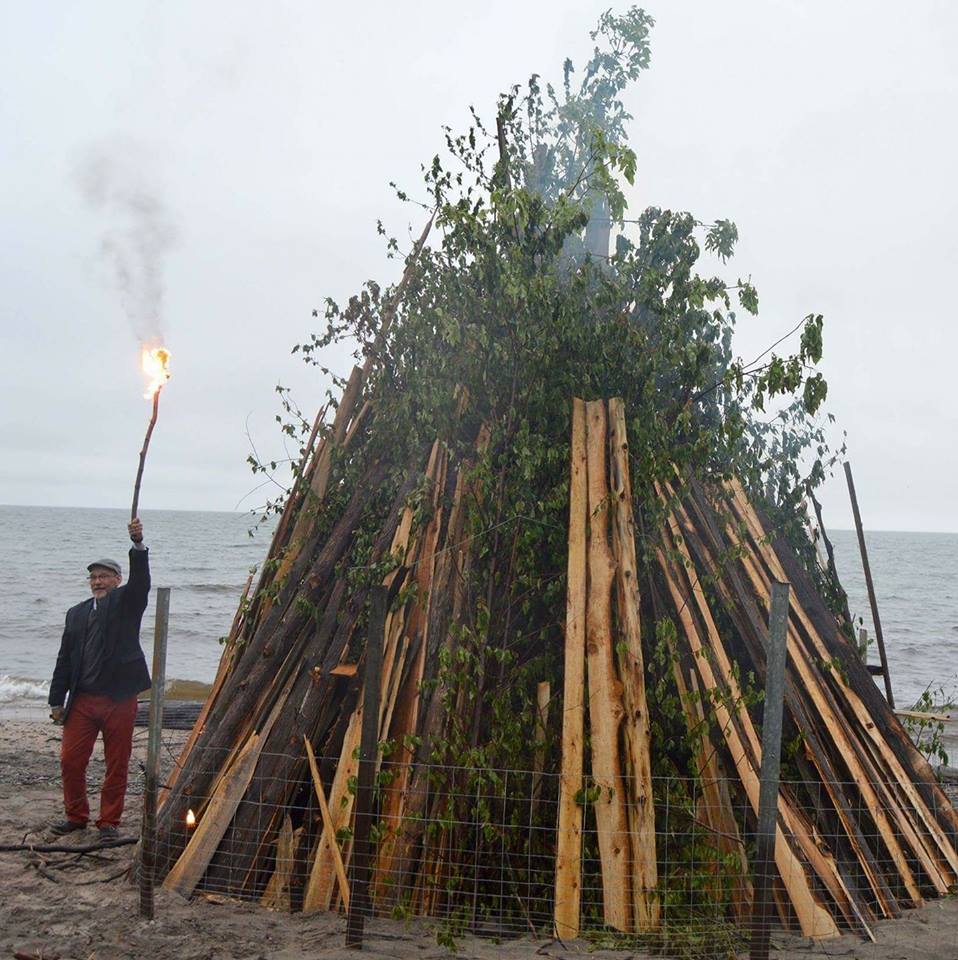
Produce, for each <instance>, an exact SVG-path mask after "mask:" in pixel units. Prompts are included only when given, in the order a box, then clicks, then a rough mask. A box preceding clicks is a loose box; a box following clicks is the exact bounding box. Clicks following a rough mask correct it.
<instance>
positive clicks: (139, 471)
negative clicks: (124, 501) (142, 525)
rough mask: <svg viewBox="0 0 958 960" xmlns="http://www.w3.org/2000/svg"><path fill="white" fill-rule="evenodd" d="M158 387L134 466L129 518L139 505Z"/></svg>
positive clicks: (157, 407)
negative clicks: (134, 478)
mask: <svg viewBox="0 0 958 960" xmlns="http://www.w3.org/2000/svg"><path fill="white" fill-rule="evenodd" d="M162 389H163V388H162V387H160V388H159V390H157V391H156V393H154V394H153V416H151V417H150V423H149V425H148V426H147V428H146V436H145V437H144V438H143V447H142V448H141V450H140V465H139V466H138V467H137V468H136V482H135V483H134V484H133V506H132V507H131V509H130V519H131V520H135V519H136V511H137V507H139V505H140V481H141V480H142V479H143V466H144V464H145V463H146V451H147V450H149V449H150V437H152V436H153V428H154V427H155V426H156V416H157V414H158V413H159V412H160V390H162Z"/></svg>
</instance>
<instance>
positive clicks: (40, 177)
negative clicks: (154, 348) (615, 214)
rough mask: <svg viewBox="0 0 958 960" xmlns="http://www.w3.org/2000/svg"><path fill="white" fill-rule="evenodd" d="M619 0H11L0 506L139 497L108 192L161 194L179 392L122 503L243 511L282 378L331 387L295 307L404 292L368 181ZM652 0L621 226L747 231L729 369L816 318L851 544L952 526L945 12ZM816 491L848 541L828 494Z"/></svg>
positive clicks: (340, 362) (134, 349)
mask: <svg viewBox="0 0 958 960" xmlns="http://www.w3.org/2000/svg"><path fill="white" fill-rule="evenodd" d="M608 2H609V0H602V2H599V3H592V2H588V0H577V2H575V3H572V2H567V0H549V2H548V3H546V2H534V3H532V2H527V3H518V4H517V3H515V2H514V0H513V2H509V3H506V2H499V0H484V2H482V3H459V2H456V0H443V2H441V3H440V2H420V3H416V4H411V3H408V4H396V3H385V2H359V3H351V4H342V5H336V6H335V7H334V6H333V5H332V4H327V3H313V2H307V0H300V2H286V3H281V2H276V0H272V2H270V3H243V2H236V0H231V2H229V3H226V2H205V3H202V4H196V3H188V2H169V0H168V2H165V3H163V4H156V3H146V2H135V0H123V2H93V3H86V4H72V3H66V2H60V3H50V2H43V0H34V2H31V3H28V4H27V3H18V2H15V0H2V4H0V9H2V11H3V15H2V22H0V136H2V150H0V164H2V176H0V298H2V299H0V321H2V332H0V443H2V461H0V503H8V504H42V505H60V506H73V505H77V506H124V505H126V504H127V503H128V502H129V498H130V494H131V489H132V483H133V475H134V473H135V468H136V457H137V452H138V450H139V447H140V443H141V441H142V436H143V432H144V430H145V427H146V423H147V419H148V414H149V405H148V403H147V402H146V401H145V400H143V399H142V390H143V383H142V377H141V375H140V374H139V372H138V366H137V363H138V360H137V356H138V349H139V347H138V342H137V336H136V331H135V330H134V329H133V327H132V326H131V324H130V322H129V321H128V319H127V317H126V314H125V312H124V309H123V304H122V302H121V297H120V295H119V294H118V292H117V289H116V285H115V282H114V279H115V277H114V274H113V272H112V269H111V266H110V263H109V259H108V258H107V257H105V256H104V254H103V246H104V240H105V238H106V239H107V241H108V240H109V238H110V237H111V236H113V237H114V238H115V236H116V232H117V231H118V230H122V229H123V224H124V222H125V221H124V220H123V217H122V216H120V215H119V214H118V212H117V209H116V207H115V204H114V206H112V207H111V202H112V201H115V200H116V198H117V196H119V197H120V199H122V198H123V195H124V194H123V189H124V188H123V186H122V184H123V183H124V182H126V181H128V180H130V179H131V178H134V179H136V178H139V179H140V180H142V182H143V183H146V184H148V185H150V187H151V189H152V190H153V191H154V196H155V197H156V198H157V200H158V201H160V202H161V204H162V206H161V207H157V208H156V209H154V210H152V211H148V213H150V215H151V216H153V217H154V220H153V225H154V227H155V229H154V232H153V234H152V235H151V236H152V241H153V243H154V246H155V248H156V249H158V250H160V249H165V248H167V247H168V251H167V253H166V255H165V257H164V258H163V262H164V263H165V269H164V272H163V276H162V281H163V288H162V289H163V310H162V327H163V333H164V335H165V337H166V340H167V342H168V345H169V347H170V349H171V350H172V351H173V368H174V377H175V379H174V380H173V381H172V382H171V384H170V385H169V387H168V388H167V390H165V391H164V393H163V397H162V403H161V411H160V420H159V424H158V426H157V430H156V433H155V436H154V440H153V445H152V447H151V450H150V456H149V461H148V466H147V473H146V477H145V479H144V487H143V494H142V499H141V502H142V504H143V506H144V507H164V508H184V509H215V510H232V509H236V508H237V506H239V508H240V509H243V508H246V507H253V506H255V505H256V504H258V503H260V502H261V501H262V499H263V496H264V491H257V492H253V493H250V491H251V490H252V488H253V487H254V486H255V483H256V481H255V480H254V479H253V478H252V476H251V475H250V473H249V470H248V467H247V466H246V464H245V458H246V456H247V454H248V453H249V452H250V440H249V439H248V437H247V430H248V431H249V434H250V436H251V437H252V440H253V442H254V443H255V444H256V445H257V447H258V448H259V450H260V452H261V453H262V454H266V455H269V456H274V455H281V452H282V446H281V443H280V440H279V436H278V433H277V431H276V427H275V424H274V422H273V417H274V415H275V414H276V413H277V412H278V404H277V398H276V395H275V393H274V387H275V385H276V384H277V382H282V383H283V384H286V385H289V386H291V387H292V388H293V389H294V392H295V396H296V397H297V399H298V400H299V402H300V403H301V405H302V406H303V408H304V409H305V410H307V411H310V413H312V411H314V410H315V409H316V407H317V405H318V403H319V402H320V401H321V398H322V395H323V393H324V390H325V387H326V384H325V383H324V382H323V380H322V379H321V378H320V377H319V375H318V374H317V373H316V372H315V371H313V370H310V369H308V368H306V367H305V366H303V364H302V363H301V362H300V361H298V359H297V358H296V357H292V356H290V353H289V350H290V347H291V346H292V345H293V344H294V343H297V342H300V341H301V340H303V339H304V338H305V337H306V336H307V334H308V332H309V331H310V330H311V329H312V328H313V326H312V325H313V321H312V317H311V311H312V309H313V308H314V307H319V306H321V303H322V298H323V297H325V296H327V295H328V296H332V297H334V298H336V299H341V300H345V299H346V298H347V297H348V296H349V295H350V293H352V292H354V291H355V290H356V289H357V288H358V287H359V285H360V284H361V283H362V281H363V280H365V279H367V278H369V277H374V278H377V279H380V280H382V281H386V282H388V281H391V280H393V279H395V276H396V272H397V267H396V265H395V263H393V262H389V261H386V260H385V259H384V257H383V254H382V245H381V243H380V241H379V238H377V236H376V231H375V224H376V219H377V218H378V217H382V218H383V220H384V221H385V223H386V225H387V227H388V228H389V229H390V231H391V232H394V233H396V234H397V235H399V236H401V237H405V236H408V233H409V231H410V230H412V231H414V232H415V233H418V232H419V230H420V229H421V226H422V222H421V218H420V217H417V215H416V213H415V210H414V209H412V208H408V207H402V206H400V205H399V204H397V202H396V201H395V200H394V199H393V198H392V191H391V190H390V188H389V186H388V183H389V181H390V180H397V181H399V182H400V183H401V184H404V185H407V186H408V187H410V188H413V189H412V192H413V193H416V190H415V189H414V188H415V187H416V185H417V182H418V178H419V173H418V169H419V163H420V162H422V161H428V160H430V159H431V157H432V156H433V154H435V153H436V152H437V151H438V150H439V149H440V148H441V144H442V134H441V126H442V125H443V124H450V125H452V126H454V127H464V126H465V125H466V124H467V122H468V113H467V108H468V106H469V105H470V104H474V105H475V106H476V107H477V108H478V109H479V110H480V112H482V113H483V114H484V115H485V116H486V117H487V118H490V119H491V118H492V117H493V116H494V112H495V100H496V95H497V93H498V92H499V91H501V90H504V89H505V88H506V87H507V86H508V85H510V84H511V83H514V82H522V81H524V80H526V79H527V78H528V76H529V74H530V73H532V72H538V73H540V74H542V75H543V76H544V77H545V78H547V79H555V80H558V79H559V78H560V77H561V65H562V61H563V58H564V57H565V56H571V57H572V59H573V61H574V62H575V63H576V65H577V66H581V65H583V64H584V63H585V61H586V60H587V59H588V56H589V54H590V43H589V40H588V30H589V29H590V28H591V27H592V26H593V25H594V22H595V20H596V19H597V17H598V15H599V14H600V13H601V11H602V10H603V9H604V8H605V7H606V6H607V5H608ZM623 9H624V8H623ZM647 9H648V10H649V12H650V13H651V14H652V15H653V16H654V17H655V18H656V21H657V25H656V28H655V30H654V33H653V37H652V49H653V57H652V68H651V70H649V71H648V72H647V73H646V74H645V75H644V76H643V77H642V78H641V80H640V81H639V83H638V85H637V86H636V87H635V88H634V89H633V90H632V91H630V92H629V94H628V96H627V103H628V105H629V107H630V109H631V112H632V113H633V114H634V116H635V119H634V121H633V122H632V125H631V134H632V146H633V147H634V148H635V150H636V151H637V154H638V158H639V173H638V177H637V181H636V188H635V190H634V191H633V193H632V197H631V202H632V210H633V215H635V212H636V211H637V210H639V209H641V207H644V206H646V205H651V204H654V205H658V206H663V207H670V208H673V209H684V210H690V211H692V212H693V213H694V214H695V215H696V216H697V217H699V218H700V219H702V220H706V221H708V220H714V219H716V218H719V217H728V218H730V219H732V220H734V221H735V222H736V223H737V224H738V228H739V233H740V236H741V241H740V244H739V248H738V254H737V256H736V258H735V260H734V261H733V262H732V263H731V264H730V265H729V267H728V271H727V272H728V276H729V278H730V279H731V280H733V281H734V279H735V278H736V277H737V276H743V277H744V276H747V275H751V277H752V281H753V282H754V283H755V285H756V286H757V288H758V291H759V297H760V304H761V316H760V318H759V320H757V321H749V322H748V323H745V322H744V321H743V323H742V326H741V331H740V340H739V343H738V347H737V350H738V352H739V353H740V354H741V355H743V356H744V357H745V358H746V359H750V358H751V357H752V356H754V355H755V354H757V353H759V352H761V350H762V349H763V348H764V347H765V346H767V345H768V344H770V343H772V342H773V341H774V340H776V339H778V337H779V336H780V335H781V334H783V333H784V332H785V331H787V330H788V329H790V328H791V327H793V326H794V325H795V324H796V323H797V322H798V320H800V319H801V317H803V316H804V315H805V314H808V313H810V312H813V311H814V312H819V313H823V314H824V316H825V360H824V372H825V374H826V377H827V378H828V381H829V384H830V389H829V398H828V409H829V410H830V411H831V412H832V413H834V414H835V416H836V417H837V418H838V421H839V424H840V426H841V427H842V428H844V429H845V430H847V431H848V443H849V455H850V459H851V462H852V464H853V466H854V469H855V478H856V483H857V486H858V492H859V497H860V500H861V504H862V511H863V514H864V519H865V522H866V525H867V526H868V527H870V528H872V529H900V530H947V531H958V497H956V496H955V494H956V492H958V483H956V479H955V478H956V475H958V453H956V446H955V436H956V433H958V430H956V427H958V422H956V421H958V415H956V406H955V401H954V396H955V358H956V356H958V333H956V325H955V322H954V318H953V311H954V307H953V300H954V296H953V293H952V289H951V283H952V282H953V278H954V276H955V264H956V262H958V241H956V231H955V223H956V221H958V200H956V188H955V177H956V170H958V157H956V131H955V123H956V117H958V59H956V57H955V55H954V51H955V50H956V49H958V5H956V4H954V3H951V2H947V0H913V2H912V3H910V4H908V5H906V6H901V5H900V4H895V5H892V4H891V3H884V2H868V3H866V2H843V3H835V2H807V3H803V2H785V0H780V2H774V0H755V2H729V3H724V4H717V3H715V2H708V0H659V2H656V0H651V2H650V3H649V4H648V6H647ZM104 169H106V170H108V171H109V172H110V173H111V176H113V177H114V181H111V182H112V183H113V187H110V188H108V189H106V192H104V190H103V189H101V190H100V193H99V194H98V196H99V198H100V199H101V200H105V201H106V204H105V205H102V204H101V205H100V206H99V207H98V206H96V205H95V204H93V203H91V202H90V198H91V196H92V195H93V194H95V193H96V190H97V171H98V170H99V171H100V172H101V173H102V171H103V170H104ZM117 178H118V180H117ZM117 182H119V184H120V186H119V187H117V186H116V183H117ZM81 184H85V185H86V189H87V193H86V195H84V192H83V190H82V189H81ZM99 186H100V188H103V187H104V184H103V182H100V184H99ZM114 188H115V189H114ZM110 189H113V193H112V194H111V193H110ZM117 191H119V193H118V192H117ZM111 198H112V200H111ZM327 362H328V364H329V366H331V367H333V368H335V369H339V370H340V371H341V372H343V373H346V372H348V368H349V360H348V358H346V357H344V356H335V355H330V356H329V357H328V358H327ZM836 439H840V437H838V435H837V434H836ZM824 501H825V508H826V522H827V523H829V524H830V525H832V526H835V527H848V526H850V524H851V514H850V510H849V508H848V505H847V494H846V492H845V487H844V479H843V478H842V477H841V476H840V475H839V476H838V477H836V479H835V480H833V481H831V482H830V483H829V484H828V486H827V487H826V489H825V492H824Z"/></svg>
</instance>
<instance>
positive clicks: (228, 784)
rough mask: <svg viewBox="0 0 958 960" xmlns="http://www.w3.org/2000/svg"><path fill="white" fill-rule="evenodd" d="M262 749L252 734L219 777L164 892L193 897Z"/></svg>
mask: <svg viewBox="0 0 958 960" xmlns="http://www.w3.org/2000/svg"><path fill="white" fill-rule="evenodd" d="M262 746H263V737H262V735H261V734H258V733H254V734H252V735H251V736H250V737H249V738H248V739H247V741H246V743H245V744H244V745H243V748H242V749H241V750H240V752H239V753H238V754H237V756H236V759H235V760H234V761H233V763H232V765H231V766H230V767H229V769H228V770H227V771H226V772H225V773H224V774H223V775H222V776H221V777H220V780H219V783H218V784H217V786H216V790H215V792H214V793H213V796H212V798H211V799H210V801H209V803H208V804H207V805H206V808H205V810H204V811H203V815H202V817H201V819H200V820H199V822H198V823H197V825H196V829H195V830H194V831H193V835H192V836H191V837H190V842H189V843H188V844H187V845H186V849H185V850H184V851H183V853H182V854H180V858H179V859H178V860H177V861H176V863H175V864H174V865H173V867H172V868H171V869H170V872H169V873H168V874H167V875H166V879H165V880H164V881H163V887H164V888H165V889H167V890H172V891H173V892H174V893H178V894H179V895H180V896H181V897H189V896H190V895H191V894H192V893H193V890H194V889H195V888H196V885H197V884H198V883H199V882H200V880H201V879H202V878H203V874H204V873H205V872H206V867H207V865H208V864H209V862H210V860H211V859H212V858H213V854H214V853H216V849H217V847H219V845H220V840H222V839H223V834H224V833H226V829H227V827H229V823H230V820H231V819H232V818H233V813H234V812H235V811H236V807H237V805H238V804H239V802H240V800H241V799H242V798H243V794H244V793H245V792H246V788H247V787H248V786H249V782H250V778H251V777H252V776H253V770H254V769H255V767H256V761H257V760H258V759H259V753H260V750H261V749H262Z"/></svg>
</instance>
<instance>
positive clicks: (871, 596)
mask: <svg viewBox="0 0 958 960" xmlns="http://www.w3.org/2000/svg"><path fill="white" fill-rule="evenodd" d="M845 479H846V480H847V481H848V495H849V497H851V501H852V511H853V512H854V514H855V530H856V531H857V532H858V549H859V550H860V551H861V555H862V569H863V570H864V571H865V586H866V587H868V602H869V604H870V605H871V608H872V622H873V623H874V624H875V642H876V643H877V644H878V656H879V658H880V659H881V669H882V674H883V676H884V678H885V697H886V699H887V700H888V706H890V707H891V708H892V710H894V709H895V696H894V694H893V693H892V692H891V676H890V675H889V673H888V657H887V656H886V655H885V637H884V635H883V634H882V629H881V619H880V618H879V616H878V599H877V598H876V597H875V585H874V584H873V583H872V571H871V566H870V565H869V563H868V550H867V549H866V548H865V531H864V529H863V528H862V515H861V513H860V512H859V510H858V497H856V496H855V481H854V480H853V479H852V465H851V464H850V463H849V462H848V461H847V460H846V461H845Z"/></svg>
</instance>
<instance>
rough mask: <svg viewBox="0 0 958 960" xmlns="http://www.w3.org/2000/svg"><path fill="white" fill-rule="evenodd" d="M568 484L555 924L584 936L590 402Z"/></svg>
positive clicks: (576, 427) (577, 428)
mask: <svg viewBox="0 0 958 960" xmlns="http://www.w3.org/2000/svg"><path fill="white" fill-rule="evenodd" d="M571 461H572V466H571V481H570V485H569V561H568V564H569V567H568V587H567V599H566V624H565V665H564V680H563V694H562V753H561V773H560V780H559V824H558V836H557V838H556V843H557V850H556V866H555V928H556V935H557V936H558V937H560V938H562V939H566V938H573V939H574V938H575V937H578V935H579V914H580V903H581V897H582V877H581V870H582V862H581V861H582V807H581V805H580V804H579V795H580V793H581V791H582V767H583V755H584V750H585V744H584V736H585V700H584V697H585V624H586V590H585V586H586V569H587V561H586V525H587V521H588V510H589V507H588V495H589V494H588V466H587V459H586V414H585V403H583V401H581V400H578V399H576V400H573V401H572V451H571Z"/></svg>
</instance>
